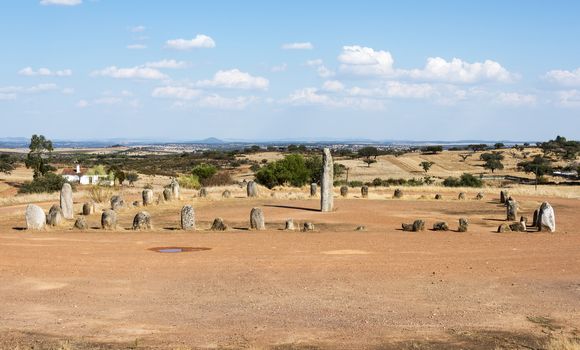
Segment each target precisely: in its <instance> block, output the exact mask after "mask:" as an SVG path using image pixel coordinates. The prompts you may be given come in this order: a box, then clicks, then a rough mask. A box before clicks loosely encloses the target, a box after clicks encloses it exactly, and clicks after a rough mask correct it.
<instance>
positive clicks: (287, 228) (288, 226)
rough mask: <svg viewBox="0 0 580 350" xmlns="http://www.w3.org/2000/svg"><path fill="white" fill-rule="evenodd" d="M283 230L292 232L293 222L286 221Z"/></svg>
mask: <svg viewBox="0 0 580 350" xmlns="http://www.w3.org/2000/svg"><path fill="white" fill-rule="evenodd" d="M284 230H286V231H294V220H292V219H288V220H286V225H285V226H284Z"/></svg>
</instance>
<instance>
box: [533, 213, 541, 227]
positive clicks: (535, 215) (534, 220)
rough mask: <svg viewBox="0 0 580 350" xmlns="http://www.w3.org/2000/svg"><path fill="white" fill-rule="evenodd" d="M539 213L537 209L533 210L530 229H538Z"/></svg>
mask: <svg viewBox="0 0 580 350" xmlns="http://www.w3.org/2000/svg"><path fill="white" fill-rule="evenodd" d="M539 213H540V210H539V209H536V210H534V216H533V217H532V227H538V214H539Z"/></svg>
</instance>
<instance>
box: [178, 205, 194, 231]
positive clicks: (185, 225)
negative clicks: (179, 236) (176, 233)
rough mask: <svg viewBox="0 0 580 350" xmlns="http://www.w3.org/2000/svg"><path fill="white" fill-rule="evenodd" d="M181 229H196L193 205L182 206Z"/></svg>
mask: <svg viewBox="0 0 580 350" xmlns="http://www.w3.org/2000/svg"><path fill="white" fill-rule="evenodd" d="M181 229H182V230H185V231H193V230H195V210H194V209H193V207H192V206H191V205H186V206H184V207H183V208H181Z"/></svg>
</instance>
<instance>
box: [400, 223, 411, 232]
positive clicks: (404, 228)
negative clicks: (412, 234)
mask: <svg viewBox="0 0 580 350" xmlns="http://www.w3.org/2000/svg"><path fill="white" fill-rule="evenodd" d="M401 228H402V229H403V231H413V224H401Z"/></svg>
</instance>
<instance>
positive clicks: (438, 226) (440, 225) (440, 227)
mask: <svg viewBox="0 0 580 350" xmlns="http://www.w3.org/2000/svg"><path fill="white" fill-rule="evenodd" d="M433 230H434V231H449V225H447V223H446V222H445V221H440V222H436V223H434V224H433Z"/></svg>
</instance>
